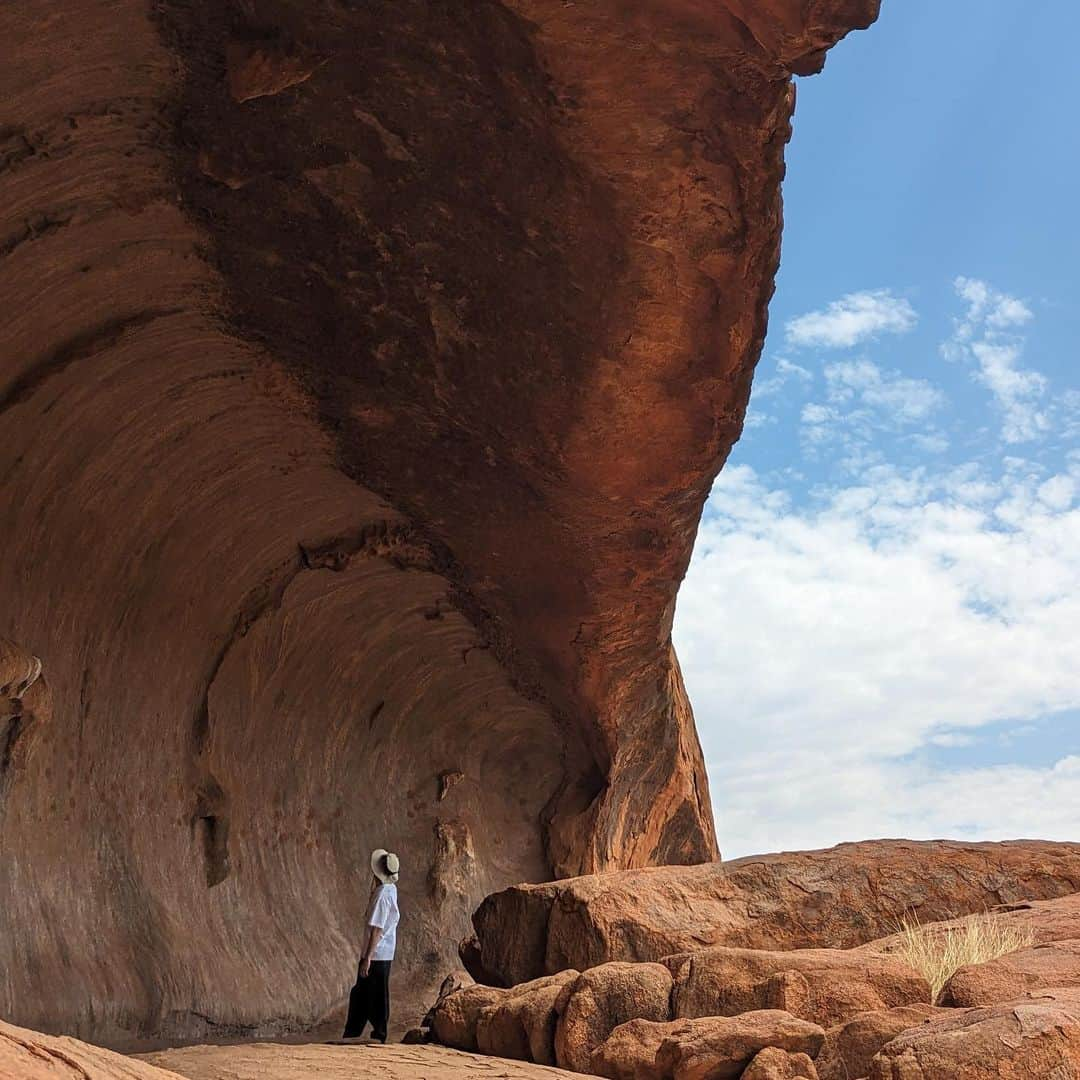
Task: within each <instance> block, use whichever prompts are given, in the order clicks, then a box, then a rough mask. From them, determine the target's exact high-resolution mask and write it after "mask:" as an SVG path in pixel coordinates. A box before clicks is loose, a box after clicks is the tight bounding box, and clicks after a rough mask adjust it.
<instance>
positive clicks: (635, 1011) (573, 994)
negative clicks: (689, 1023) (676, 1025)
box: [555, 963, 672, 1073]
mask: <svg viewBox="0 0 1080 1080" xmlns="http://www.w3.org/2000/svg"><path fill="white" fill-rule="evenodd" d="M671 991H672V982H671V975H670V973H669V972H668V969H667V968H666V967H664V966H663V965H661V964H620V963H612V964H601V965H600V966H599V967H595V968H590V969H589V970H588V971H585V972H582V973H581V974H580V975H578V976H577V977H576V978H575V979H574V981H573V982H571V983H569V984H568V985H567V986H566V988H565V990H564V991H563V996H562V998H561V1000H560V1001H559V1003H558V1013H559V1018H558V1023H557V1026H556V1029H555V1064H557V1065H559V1066H560V1067H561V1068H563V1069H570V1070H571V1071H572V1072H579V1073H587V1072H588V1071H589V1067H590V1061H591V1058H592V1053H593V1051H594V1050H595V1049H596V1048H597V1047H598V1046H599V1045H600V1044H601V1043H602V1042H604V1041H605V1040H606V1039H607V1037H608V1036H609V1035H610V1034H611V1033H612V1031H614V1030H615V1028H617V1027H618V1026H619V1025H620V1024H625V1023H628V1022H629V1021H630V1020H651V1021H655V1022H664V1021H667V1020H670V1019H671Z"/></svg>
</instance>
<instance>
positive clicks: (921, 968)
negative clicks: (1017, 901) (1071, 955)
mask: <svg viewBox="0 0 1080 1080" xmlns="http://www.w3.org/2000/svg"><path fill="white" fill-rule="evenodd" d="M899 933H900V938H901V940H900V945H899V948H898V949H897V955H899V956H900V957H902V958H903V959H904V960H905V962H906V963H907V964H908V965H909V966H910V967H913V968H914V969H915V970H916V971H918V972H919V973H920V974H921V975H922V976H924V978H925V979H926V981H927V982H928V983H929V984H930V990H931V993H932V1000H933V1001H937V999H938V995H939V994H940V993H941V990H942V987H944V985H945V984H946V983H947V982H948V981H949V979H950V978H951V977H952V975H953V973H954V972H956V971H958V970H959V969H960V968H962V967H965V966H967V965H968V964H985V963H986V962H987V961H988V960H993V959H995V958H996V957H999V956H1004V955H1005V954H1006V953H1011V952H1015V951H1016V950H1017V949H1026V948H1028V947H1029V946H1031V945H1034V944H1035V935H1034V933H1033V932H1032V930H1031V929H1030V927H1026V926H1018V925H1016V924H1015V923H1010V922H1008V921H1007V920H1006V919H1003V918H1002V917H1001V916H1000V915H995V914H991V913H989V912H987V913H984V914H982V915H970V916H968V917H967V918H966V919H959V920H957V921H956V922H953V923H948V924H942V923H930V924H928V925H926V926H924V925H923V924H922V923H920V922H919V919H918V917H917V916H915V915H910V916H907V917H906V918H905V919H904V920H903V922H901V924H900V928H899Z"/></svg>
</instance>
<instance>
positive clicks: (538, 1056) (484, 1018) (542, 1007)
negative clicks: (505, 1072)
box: [476, 971, 578, 1065]
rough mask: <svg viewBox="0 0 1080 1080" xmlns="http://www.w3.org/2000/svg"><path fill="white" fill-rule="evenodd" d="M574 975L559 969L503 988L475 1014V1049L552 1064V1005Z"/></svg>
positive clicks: (517, 1059)
mask: <svg viewBox="0 0 1080 1080" xmlns="http://www.w3.org/2000/svg"><path fill="white" fill-rule="evenodd" d="M577 976H578V973H577V972H576V971H562V972H559V974H558V975H548V976H546V977H544V978H542V979H534V980H533V981H532V982H527V983H522V984H521V985H520V986H515V987H514V988H513V989H511V990H507V991H505V992H504V994H503V996H502V997H501V998H500V999H499V1000H498V1001H496V1002H494V1003H492V1004H491V1005H488V1006H487V1007H486V1008H484V1009H482V1010H481V1011H480V1013H479V1015H478V1016H477V1021H476V1048H477V1049H478V1050H479V1051H480V1053H482V1054H491V1055H492V1056H494V1057H502V1058H510V1059H511V1060H514V1061H533V1062H536V1063H537V1064H538V1065H554V1064H555V1047H554V1043H555V1024H556V1019H557V1015H558V1014H557V1012H556V1005H557V1003H558V1001H559V998H560V995H561V994H562V991H563V989H564V988H565V987H566V986H567V985H568V984H569V983H571V982H573V981H574V980H575V979H576V978H577Z"/></svg>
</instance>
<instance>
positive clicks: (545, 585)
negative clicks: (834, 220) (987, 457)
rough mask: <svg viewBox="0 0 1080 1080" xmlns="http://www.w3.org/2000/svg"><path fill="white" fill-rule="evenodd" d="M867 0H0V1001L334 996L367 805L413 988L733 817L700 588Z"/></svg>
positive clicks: (687, 849)
mask: <svg viewBox="0 0 1080 1080" xmlns="http://www.w3.org/2000/svg"><path fill="white" fill-rule="evenodd" d="M876 13H877V0H809V2H804V0H767V2H763V3H753V4H750V3H746V2H744V0H709V2H708V3H703V2H698V0H648V2H646V3H640V4H633V5H626V4H623V3H619V2H616V0H598V2H596V3H589V4H576V5H575V4H566V3H564V2H563V0H507V2H506V3H496V2H488V0H484V2H481V3H475V4H467V5H443V4H433V3H430V2H429V0H372V2H365V3H352V2H346V3H342V2H338V0H223V2H221V3H197V2H193V0H149V2H147V0H72V2H70V3H65V4H64V5H63V12H62V15H61V13H59V12H58V9H57V5H55V4H54V3H49V2H46V0H28V2H26V3H19V4H5V5H2V7H0V40H3V42H4V63H3V65H0V100H3V102H4V115H3V127H2V129H0V291H2V292H3V295H4V297H5V310H6V312H7V317H6V318H5V322H4V328H3V349H2V350H0V357H2V370H0V417H2V423H3V429H4V439H3V444H2V447H0V487H2V490H3V492H4V496H3V498H4V501H5V507H4V509H5V513H4V515H3V516H2V518H0V521H2V524H0V547H2V550H3V552H4V557H3V559H2V560H0V598H2V602H0V634H3V635H4V636H6V637H8V638H10V639H11V640H12V641H14V642H15V643H16V644H17V646H18V648H19V650H21V651H22V652H24V653H25V654H27V655H30V656H35V657H39V658H40V660H41V662H42V664H43V666H44V670H45V672H46V679H47V682H48V689H49V692H50V694H51V697H52V704H51V707H50V708H51V713H50V715H49V716H48V720H47V722H44V721H42V719H41V718H42V717H43V716H44V715H45V713H46V710H44V709H41V710H39V709H37V708H35V709H34V710H32V711H33V713H34V716H35V717H36V719H35V722H34V723H33V724H29V725H27V724H24V725H23V726H22V727H21V728H20V729H19V730H18V731H16V732H15V734H14V736H13V734H12V726H11V724H10V720H8V721H7V722H6V729H5V730H4V732H3V738H4V740H5V746H4V751H3V752H4V755H5V756H4V761H5V764H4V766H3V776H2V777H0V823H2V830H3V841H4V852H3V859H2V860H0V1014H2V1015H6V1016H8V1017H11V1018H13V1019H16V1020H18V1021H20V1022H22V1023H26V1024H29V1025H32V1026H35V1027H41V1028H47V1029H51V1030H58V1029H63V1030H66V1031H72V1032H77V1033H80V1034H83V1035H87V1036H92V1037H94V1038H97V1039H102V1040H106V1041H108V1042H110V1043H113V1044H115V1045H119V1044H123V1043H124V1042H125V1041H130V1040H132V1039H137V1038H143V1037H155V1038H165V1039H178V1038H199V1037H215V1038H217V1037H234V1036H238V1035H259V1034H270V1033H273V1032H277V1031H285V1030H293V1029H297V1028H310V1027H312V1026H315V1025H319V1024H320V1023H321V1022H323V1021H324V1020H325V1021H326V1022H327V1023H329V1024H330V1026H331V1028H332V1027H333V1026H335V1025H336V1023H337V1022H338V1020H339V1019H340V1014H341V1011H342V1009H343V1005H344V999H345V994H346V991H347V989H348V986H349V984H350V982H351V980H352V977H353V974H354V961H355V952H356V947H357V940H358V929H357V928H358V926H359V924H360V921H361V918H362V914H363V911H364V906H365V898H366V890H367V880H366V879H367V869H366V866H367V854H368V852H369V850H370V849H371V848H372V847H374V846H375V845H377V844H389V845H390V846H392V847H394V848H395V849H396V850H397V851H398V852H400V854H401V855H402V858H403V863H404V873H403V876H402V881H401V892H402V908H403V910H404V911H405V912H407V917H408V919H409V932H408V934H403V935H402V939H401V946H400V953H399V957H398V964H397V966H396V968H395V972H396V974H395V990H394V993H395V997H396V1000H397V1002H398V1012H399V1015H400V1014H401V1012H402V1011H403V1010H407V1009H408V1007H409V1004H410V1000H411V1002H412V1004H414V1005H415V1011H416V1013H417V1014H418V1013H419V1011H420V1010H421V1008H422V1004H421V1003H422V1002H424V1001H425V1000H430V996H431V992H432V990H433V989H434V986H435V985H437V981H438V979H439V978H440V977H441V975H442V974H443V972H444V971H445V970H446V969H447V968H448V967H450V966H451V963H450V961H451V958H452V946H451V944H450V943H452V942H456V941H457V940H459V939H460V938H461V937H462V936H463V934H464V933H465V931H466V928H467V913H468V911H469V910H470V909H471V908H472V907H473V906H474V905H475V904H476V903H477V902H478V901H479V899H480V898H481V897H482V896H484V895H485V894H487V893H488V892H490V891H492V890H493V889H497V888H500V887H502V886H504V885H506V884H507V883H509V882H515V881H530V880H545V879H547V878H549V877H551V876H552V875H553V874H555V875H565V874H580V873H585V872H592V871H597V870H601V869H606V868H612V867H626V866H644V865H647V864H650V863H654V862H665V863H693V862H699V861H702V860H708V859H710V858H712V857H714V856H715V854H716V845H715V839H714V834H713V825H712V819H711V812H710V808H709V799H708V792H707V787H706V782H705V774H704V769H703V766H702V761H701V754H700V751H699V748H698V743H697V738H696V735H695V732H694V727H693V722H692V716H691V711H690V706H689V703H688V702H687V699H686V695H685V693H684V691H683V687H682V681H681V678H680V675H679V669H678V664H677V662H676V659H675V656H674V654H673V652H672V649H671V642H670V626H671V619H672V612H673V606H674V599H675V592H676V589H677V587H678V584H679V581H680V579H681V577H682V575H683V573H684V571H685V568H686V565H687V561H688V559H689V555H690V550H691V544H692V541H693V536H694V533H695V529H696V526H697V522H698V518H699V515H700V512H701V507H702V504H703V502H704V499H705V497H706V494H707V492H708V490H709V487H710V484H711V481H712V479H713V477H714V475H715V473H716V471H717V470H718V469H719V468H720V466H721V465H722V463H723V461H724V459H725V457H726V455H727V453H728V451H729V450H730V447H731V445H732V443H733V442H734V440H735V439H736V438H737V437H738V435H739V432H740V428H741V424H742V417H743V412H744V408H745V404H746V400H747V395H748V392H749V386H750V378H751V373H752V370H753V367H754V364H755V362H756V359H757V357H758V355H759V352H760V349H761V343H762V339H763V335H764V332H765V319H766V304H767V300H768V298H769V295H770V292H771V289H772V280H773V275H774V271H775V269H776V265H777V259H778V251H779V237H780V222H781V218H780V192H779V185H780V179H781V175H782V173H783V148H784V143H785V141H786V139H787V138H788V134H789V121H790V117H791V113H792V107H793V90H792V85H791V73H792V72H809V71H813V70H816V69H817V68H818V67H820V65H821V62H822V60H823V57H824V52H825V50H826V49H827V48H828V47H829V46H830V45H831V44H833V43H834V42H835V41H836V40H837V39H839V38H840V37H842V36H843V35H844V34H845V33H846V32H847V31H849V30H851V29H852V28H854V27H861V26H866V25H868V24H869V23H870V22H871V21H872V20H873V18H874V17H875V15H876ZM23 700H24V705H25V698H24V699H23ZM24 715H25V713H24ZM448 776H455V777H460V779H458V780H457V781H456V782H455V783H454V784H453V785H452V786H449V785H447V783H446V781H445V778H446V777H448ZM15 928H17V932H16V930H15ZM668 951H670V950H668ZM413 1019H415V1017H413Z"/></svg>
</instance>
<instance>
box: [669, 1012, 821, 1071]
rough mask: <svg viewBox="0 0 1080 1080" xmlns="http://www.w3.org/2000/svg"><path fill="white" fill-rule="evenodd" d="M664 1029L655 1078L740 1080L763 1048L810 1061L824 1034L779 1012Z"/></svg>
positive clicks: (689, 1022) (681, 1022) (687, 1022)
mask: <svg viewBox="0 0 1080 1080" xmlns="http://www.w3.org/2000/svg"><path fill="white" fill-rule="evenodd" d="M658 1027H660V1028H662V1029H664V1031H663V1038H662V1040H661V1042H660V1047H659V1049H658V1050H657V1051H656V1059H655V1072H654V1076H655V1078H656V1080H666V1078H667V1077H678V1080H726V1078H728V1077H736V1076H741V1075H742V1073H743V1070H744V1069H746V1067H747V1066H748V1065H749V1064H750V1062H751V1061H753V1059H754V1058H755V1057H756V1056H757V1054H759V1053H760V1052H761V1051H762V1050H764V1049H766V1048H769V1047H771V1048H775V1049H779V1050H783V1051H785V1052H787V1053H792V1054H805V1055H807V1056H808V1057H811V1058H812V1057H814V1056H815V1055H816V1054H817V1052H818V1051H819V1050H820V1049H821V1044H822V1041H823V1039H824V1037H825V1032H824V1031H822V1029H821V1028H820V1027H818V1026H817V1025H816V1024H810V1023H807V1022H806V1021H805V1020H798V1019H796V1018H795V1017H794V1016H791V1015H790V1014H789V1013H786V1012H783V1011H782V1010H777V1009H765V1010H762V1011H757V1012H747V1013H743V1014H742V1015H741V1016H733V1017H718V1016H710V1017H704V1018H702V1019H700V1020H679V1021H674V1022H673V1023H672V1024H671V1025H666V1024H664V1025H658Z"/></svg>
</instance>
